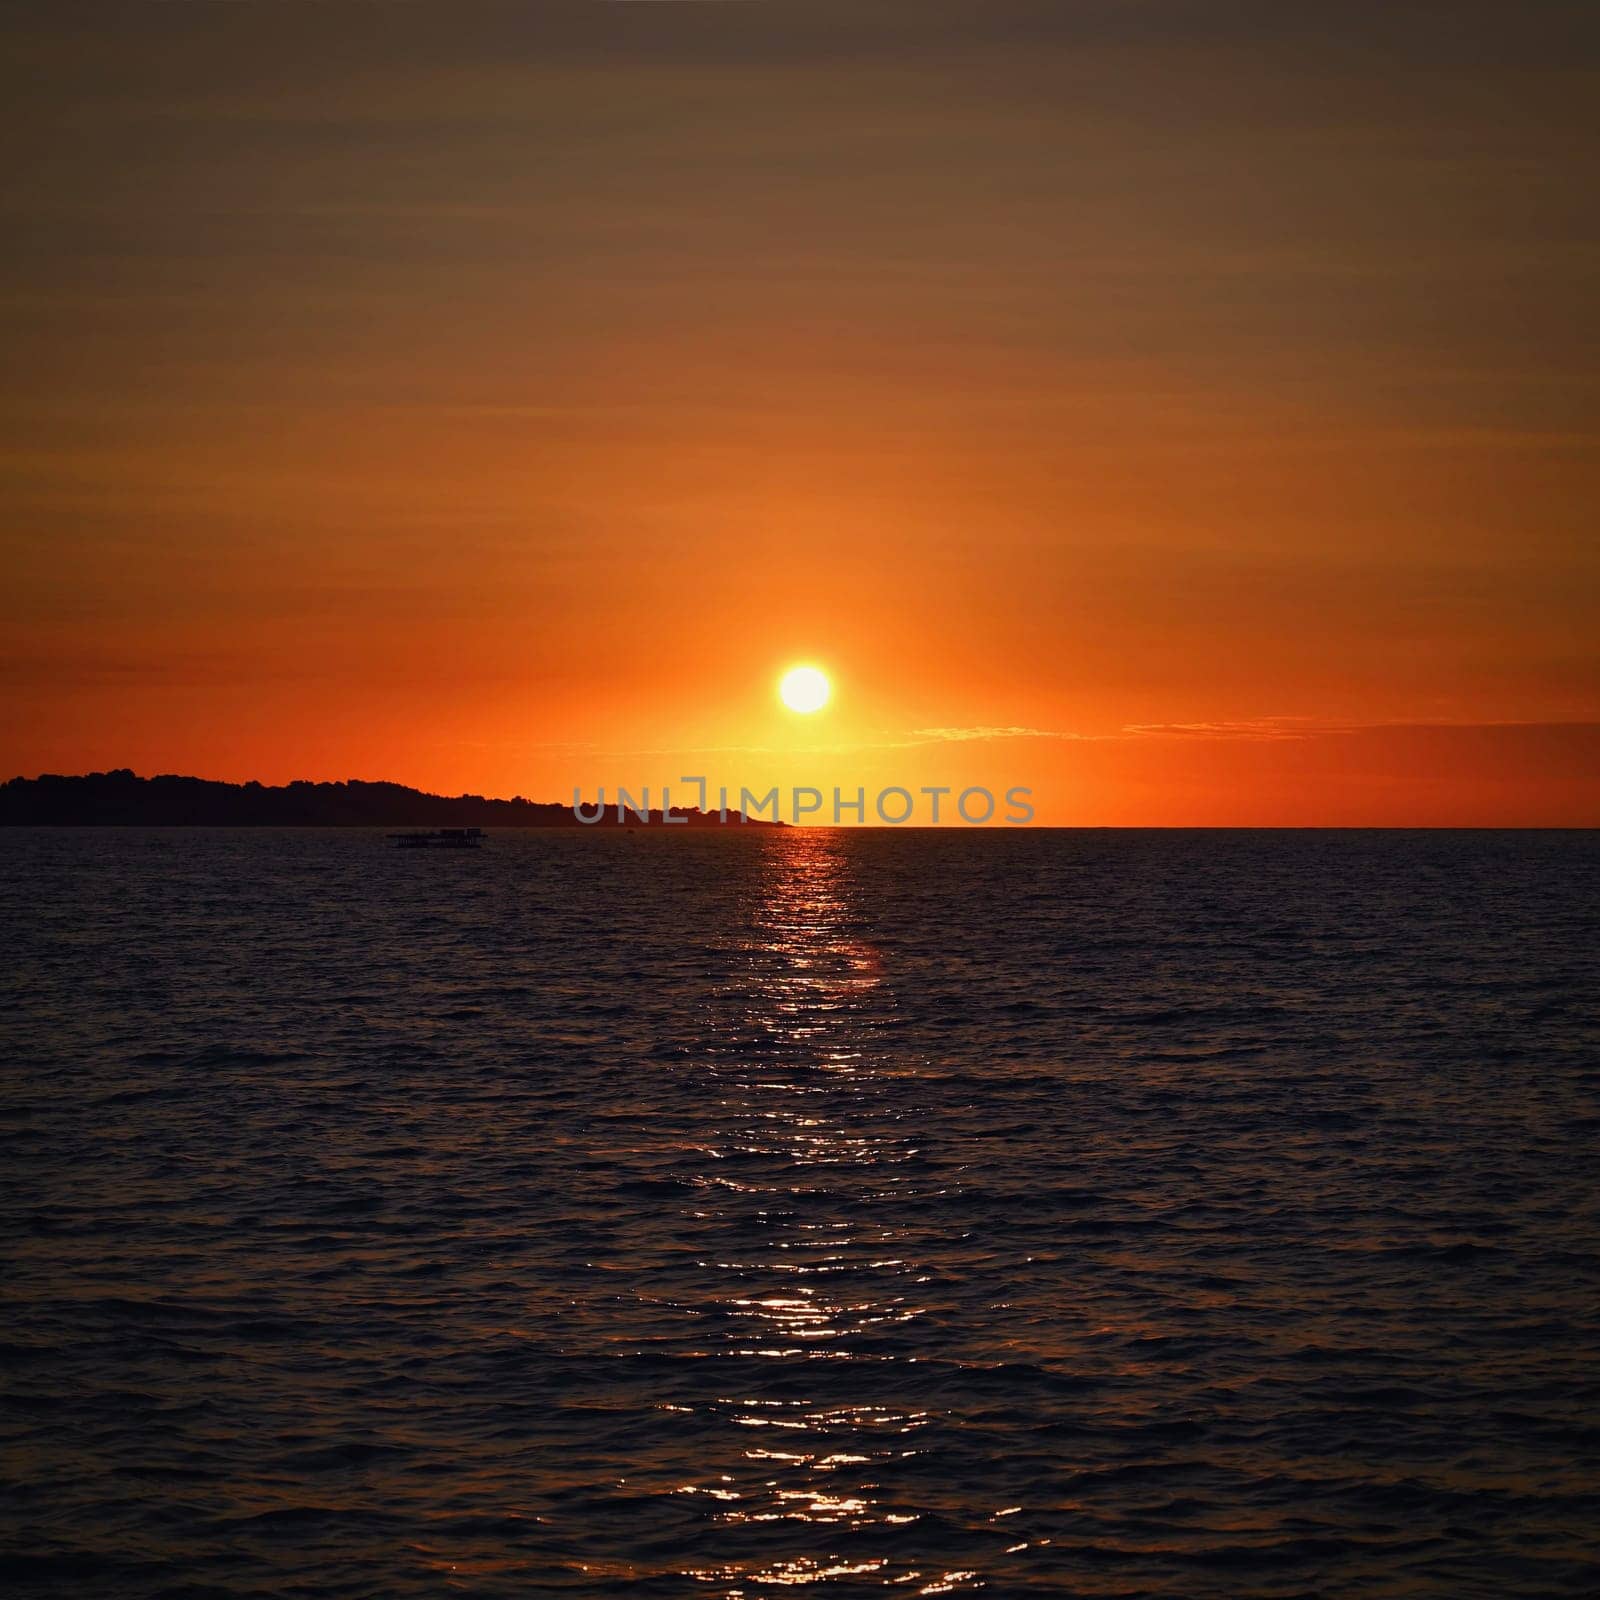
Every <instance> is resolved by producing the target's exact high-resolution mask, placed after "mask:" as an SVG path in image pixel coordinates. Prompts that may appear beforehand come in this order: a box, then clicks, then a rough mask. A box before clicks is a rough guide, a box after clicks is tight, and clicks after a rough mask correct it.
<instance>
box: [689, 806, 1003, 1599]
mask: <svg viewBox="0 0 1600 1600" xmlns="http://www.w3.org/2000/svg"><path fill="white" fill-rule="evenodd" d="M767 865H768V869H769V870H768V872H767V874H766V877H765V880H764V884H763V892H762V894H761V897H760V899H759V900H758V901H757V902H756V903H754V904H752V905H751V906H750V907H749V912H750V917H749V921H750V927H751V933H750V937H749V941H748V943H747V945H746V946H745V948H744V951H743V957H744V964H745V971H744V972H743V974H742V975H741V978H740V981H739V982H738V983H736V984H735V985H732V986H730V988H729V990H728V991H727V992H726V993H725V994H724V995H723V997H722V999H723V1010H722V1014H721V1015H720V1016H719V1017H718V1018H717V1023H716V1026H717V1038H718V1046H719V1049H718V1054H717V1057H716V1059H715V1061H714V1063H713V1065H712V1067H711V1077H712V1089H713V1092H714V1093H715V1095H716V1096H717V1101H716V1117H715V1135H714V1137H713V1138H712V1139H710V1140H709V1141H708V1143H707V1144H706V1146H705V1148H704V1151H703V1153H704V1155H705V1156H706V1157H707V1158H708V1160H707V1165H708V1166H711V1167H714V1166H716V1165H719V1164H722V1163H731V1164H733V1166H734V1172H716V1171H708V1172H707V1173H706V1174H705V1193H706V1194H707V1195H708V1196H710V1197H711V1198H709V1199H708V1200H706V1201H705V1202H704V1204H705V1205H706V1206H707V1208H708V1209H707V1211H705V1212H703V1213H700V1215H703V1216H707V1217H709V1219H710V1220H711V1221H712V1222H714V1223H718V1224H722V1225H724V1226H725V1227H726V1229H727V1231H728V1233H729V1235H731V1236H735V1237H737V1239H738V1240H739V1246H738V1248H737V1249H736V1250H728V1251H726V1252H725V1253H720V1254H718V1255H717V1256H715V1257H708V1258H706V1259H704V1260H702V1261H701V1263H700V1265H701V1267H702V1268H704V1269H705V1270H706V1271H707V1272H708V1273H709V1274H711V1275H712V1276H713V1277H714V1279H715V1281H716V1283H717V1285H718V1287H717V1288H716V1289H715V1291H714V1293H715V1304H714V1306H713V1308H712V1310H714V1312H715V1313H717V1314H718V1320H719V1322H720V1324H721V1333H720V1339H719V1341H718V1342H717V1343H716V1344H715V1345H714V1346H712V1347H711V1348H709V1349H708V1350H707V1354H708V1355H710V1356H722V1357H726V1358H729V1359H730V1360H733V1361H737V1362H741V1363H745V1364H748V1363H755V1364H756V1365H757V1369H758V1371H760V1372H763V1373H764V1374H765V1376H762V1377H758V1378H757V1380H756V1381H755V1382H753V1383H751V1384H749V1385H747V1386H746V1387H745V1388H743V1389H741V1390H740V1391H739V1392H736V1393H730V1394H727V1395H725V1396H723V1397H722V1398H721V1399H719V1400H718V1401H717V1402H716V1405H715V1410H716V1413H717V1415H718V1416H719V1417H720V1418H721V1419H722V1421H723V1422H724V1423H725V1425H726V1427H727V1429H728V1445H727V1448H726V1450H725V1451H721V1452H718V1453H717V1459H716V1461H715V1463H714V1466H715V1470H714V1471H713V1470H708V1471H707V1472H706V1473H705V1474H704V1475H703V1476H698V1477H696V1479H695V1480H694V1481H691V1482H686V1483H684V1484H682V1485H681V1486H680V1488H679V1490H678V1492H679V1493H680V1494H682V1495H684V1496H686V1497H688V1498H689V1499H690V1500H692V1501H704V1502H705V1504H706V1512H707V1515H708V1517H709V1518H710V1519H711V1521H712V1522H713V1524H714V1525H715V1529H714V1531H713V1533H712V1535H711V1536H710V1537H709V1538H707V1539H706V1540H703V1541H698V1544H699V1546H700V1549H701V1551H702V1554H701V1557H700V1559H699V1560H698V1561H697V1563H696V1564H695V1565H692V1566H690V1567H688V1568H687V1569H686V1575H687V1576H690V1577H693V1578H696V1579H698V1580H700V1581H701V1582H702V1583H705V1584H707V1585H712V1586H715V1587H717V1588H718V1589H719V1591H720V1592H721V1593H723V1594H725V1595H727V1596H729V1597H737V1596H740V1595H743V1594H746V1593H748V1592H752V1591H761V1590H766V1589H770V1588H773V1587H800V1586H811V1585H824V1586H846V1587H848V1586H859V1585H861V1584H867V1585H883V1586H886V1587H893V1588H897V1589H900V1590H902V1591H903V1592H906V1593H916V1594H939V1593H947V1592H952V1591H955V1590H958V1589H963V1588H968V1587H977V1586H980V1585H981V1581H982V1580H981V1578H980V1575H979V1573H978V1572H977V1571H976V1570H971V1569H968V1568H947V1567H945V1566H944V1565H943V1564H942V1563H936V1562H933V1561H929V1560H927V1559H925V1558H920V1557H918V1556H916V1555H915V1554H914V1553H912V1551H911V1549H910V1547H909V1546H907V1545H906V1543H905V1538H906V1536H907V1535H908V1534H912V1533H913V1532H914V1529H915V1527H916V1525H917V1524H918V1523H919V1522H920V1521H922V1520H923V1517H924V1512H923V1511H922V1510H921V1509H919V1508H918V1506H917V1504H916V1503H915V1498H914V1495H913V1494H912V1493H910V1492H909V1490H908V1489H906V1488H903V1487H902V1486H901V1485H900V1484H898V1483H897V1482H896V1478H897V1475H898V1474H903V1473H904V1472H905V1471H906V1470H907V1469H908V1468H911V1467H914V1466H915V1465H916V1463H917V1462H918V1460H919V1458H922V1457H923V1456H925V1454H926V1447H925V1446H924V1444H923V1443H922V1438H923V1435H924V1434H925V1431H926V1430H928V1429H929V1428H930V1427H932V1426H933V1425H934V1424H935V1423H936V1422H937V1420H938V1418H937V1414H936V1413H935V1412H933V1411H931V1410H929V1409H927V1408H924V1407H918V1406H907V1405H905V1404H903V1403H898V1404H897V1403H896V1402H895V1398H894V1396H895V1394H896V1392H897V1391H898V1390H899V1389H901V1388H903V1387H904V1381H905V1373H906V1371H907V1370H908V1369H910V1368H912V1367H914V1366H915V1363H916V1361H917V1351H916V1347H915V1346H914V1345H913V1344H912V1343H911V1341H910V1338H909V1331H910V1330H911V1329H912V1328H913V1327H914V1326H915V1325H917V1324H918V1323H919V1322H920V1320H921V1319H923V1318H925V1317H927V1316H928V1315H929V1314H930V1312H931V1311H932V1309H933V1308H932V1307H931V1306H930V1305H929V1304H928V1303H927V1300H926V1293H925V1289H926V1284H927V1282H928V1275H927V1274H925V1273H924V1272H922V1271H921V1270H920V1268H919V1266H918V1262H917V1260H916V1256H915V1252H914V1236H913V1234H912V1232H911V1231H910V1230H909V1229H908V1228H907V1227H906V1225H905V1224H904V1223H903V1222H902V1221H900V1220H898V1217H899V1216H900V1215H902V1214H903V1211H904V1207H905V1205H907V1204H910V1203H914V1202H915V1201H916V1200H918V1199H919V1198H922V1197H923V1196H924V1192H925V1191H924V1189H923V1188H921V1187H919V1185H925V1183H926V1179H925V1177H924V1176H923V1175H922V1174H920V1173H918V1172H917V1171H916V1163H917V1159H918V1157H919V1154H920V1152H919V1150H918V1147H917V1144H916V1141H915V1139H914V1137H913V1130H912V1128H911V1127H910V1126H909V1125H908V1122H907V1118H906V1112H905V1109H904V1106H903V1103H902V1100H901V1097H899V1096H896V1095H892V1094H890V1093H888V1092H886V1091H887V1089H888V1088H889V1086H890V1083H891V1080H892V1079H893V1077H894V1075H895V1068H896V1064H895V1062H894V1060H893V1057H892V1054H891V1052H890V1049H889V1032H888V1030H889V1028H890V1026H892V1020H893V1018H892V1012H893V1003H892V996H891V995H889V994H888V993H887V992H886V991H885V990H884V987H883V968H882V963H881V961H880V959H879V957H878V954H877V952H876V951H875V950H874V949H873V948H872V946H871V945H870V944H869V943H867V942H866V941H865V940H864V939H863V938H862V937H861V936H860V934H859V931H858V927H857V921H858V919H857V913H856V908H855V906H854V905H853V904H852V886H851V883H850V878H849V873H848V868H847V862H846V859H845V857H844V854H843V845H842V842H841V840H840V838H839V837H838V836H834V835H830V834H827V833H821V832H805V833H799V832H796V833H788V834H783V835H779V836H772V837H770V839H769V841H768V857H767ZM902 1070H903V1068H902ZM735 1173H736V1174H737V1175H735ZM873 1372H881V1373H882V1374H883V1384H884V1388H883V1392H882V1393H881V1394H878V1395H873V1394H871V1389H872V1387H873V1384H872V1380H871V1378H870V1374H872V1373H873ZM869 1396H870V1397H869ZM709 1465H711V1464H710V1463H708V1466H709ZM715 1530H720V1532H717V1531H715ZM713 1553H714V1554H715V1556H717V1557H723V1559H712V1558H711V1557H712V1556H713Z"/></svg>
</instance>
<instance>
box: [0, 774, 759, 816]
mask: <svg viewBox="0 0 1600 1600" xmlns="http://www.w3.org/2000/svg"><path fill="white" fill-rule="evenodd" d="M641 798H642V797H641ZM672 815H673V816H674V817H682V818H683V819H684V821H685V822H686V823H687V824H688V825H689V826H690V827H698V828H721V827H731V826H738V825H743V826H746V827H751V828H775V827H781V826H783V824H782V823H777V822H767V821H763V820H761V819H759V818H756V817H751V818H748V819H747V818H745V817H743V816H741V814H740V813H739V812H737V811H732V810H730V811H729V812H728V820H727V822H726V823H724V822H723V820H722V815H721V813H720V812H717V811H700V810H696V809H689V810H685V809H683V808H680V807H678V806H674V807H673V808H672ZM650 821H651V822H652V823H656V824H659V823H661V821H662V816H661V812H660V810H659V808H658V809H657V810H654V811H652V812H651V813H650ZM621 825H622V826H627V827H641V826H643V824H642V823H640V822H639V820H638V819H637V817H635V816H633V815H632V814H630V815H629V817H628V820H627V822H626V823H624V824H621ZM26 826H32V827H63V826H88V827H93V826H102V827H104V826H122V827H145V828H152V827H155V828H180V827H205V828H581V827H583V826H584V824H583V823H581V822H579V821H578V819H577V818H576V817H575V816H574V815H573V812H572V807H571V806H567V805H562V804H560V803H559V802H555V801H551V802H548V803H543V804H541V803H539V802H537V801H533V800H524V799H523V798H522V796H521V795H517V796H516V797H515V798H513V799H510V800H489V799H485V798H484V796H483V795H481V794H461V795H455V796H453V797H452V796H449V795H442V794H424V793H423V792H422V790H420V789H408V788H406V786H405V785H404V784H401V783H363V782H362V781H361V780H360V779H359V778H352V779H350V780H349V781H348V782H346V783H308V782H306V781H304V780H301V781H298V782H295V783H287V784H284V785H283V786H282V787H280V788H273V787H271V786H269V785H266V784H260V783H216V782H213V781H212V780H210V779H208V778H180V777H173V776H170V775H163V776H161V777H156V778H141V777H138V776H137V775H136V774H134V773H132V772H130V771H129V770H128V769H127V768H126V767H122V768H118V769H117V770H116V771H114V772H91V773H88V774H87V775H86V776H84V777H80V778H67V777H60V776H57V775H56V774H54V773H45V774H44V775H42V776H41V777H37V778H13V779H12V780H11V781H10V782H9V783H5V784H0V827H26ZM590 826H593V827H617V826H619V824H618V821H617V807H616V800H615V796H613V797H612V799H611V802H610V803H609V804H608V805H607V807H606V810H605V815H604V817H603V818H602V820H601V821H600V822H597V823H593V824H590Z"/></svg>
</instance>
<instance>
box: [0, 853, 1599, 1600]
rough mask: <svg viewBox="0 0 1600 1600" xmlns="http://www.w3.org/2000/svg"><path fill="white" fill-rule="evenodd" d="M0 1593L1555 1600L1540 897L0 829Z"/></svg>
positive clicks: (1586, 1350)
mask: <svg viewBox="0 0 1600 1600" xmlns="http://www.w3.org/2000/svg"><path fill="white" fill-rule="evenodd" d="M0 869H3V882H4V888H3V906H0V911H3V924H0V925H3V926H4V927H5V929H6V930H7V942H8V944H9V945H10V951H11V957H10V960H9V961H8V963H7V977H6V991H5V996H4V1005H5V1009H4V1024H3V1031H4V1036H5V1041H6V1049H5V1065H4V1072H3V1092H0V1112H3V1118H0V1135H3V1142H4V1143H3V1162H4V1167H3V1171H4V1188H3V1199H0V1230H3V1245H4V1257H5V1273H4V1288H3V1293H4V1327H3V1332H0V1337H3V1349H0V1356H3V1366H4V1387H5V1398H4V1408H3V1420H0V1439H3V1458H0V1471H3V1477H4V1480H5V1482H4V1499H3V1502H0V1506H3V1509H0V1549H3V1551H4V1557H3V1569H4V1574H5V1577H6V1579H7V1583H8V1587H9V1592H10V1593H12V1594H20V1595H24V1596H33V1595H41V1596H43V1595H90V1596H140V1597H153V1596H174V1597H176V1596H194V1597H198V1596H212V1597H217V1596H372V1597H410V1596H436V1595H447V1594H465V1595H480V1596H493V1597H512V1596H526V1595H541V1594H571V1595H602V1594H604V1595H621V1594H638V1595H663V1596H666V1595H706V1596H730V1597H731V1596H759V1595H766V1594H770V1593H772V1592H773V1591H774V1590H775V1589H777V1588H782V1587H801V1588H807V1587H809V1588H813V1589H815V1590H816V1591H819V1592H825V1593H827V1594H830V1595H855V1594H860V1595H865V1594H877V1593H880V1592H882V1591H884V1590H887V1591H888V1592H889V1593H902V1594H908V1595H911V1594H942V1593H946V1592H962V1591H966V1590H972V1589H978V1588H981V1587H987V1588H988V1589H989V1590H990V1591H991V1592H997V1593H1000V1594H1027V1593H1033V1592H1041V1593H1046V1592H1047V1593H1057V1594H1065V1595H1075V1596H1088V1597H1110V1596H1117V1597H1131V1596H1141V1595H1142V1596H1161V1597H1174V1600H1175V1597H1194V1596H1219V1597H1221V1596H1228V1597H1266V1596H1274V1597H1287V1596H1301V1595H1304V1596H1313V1595H1314V1596H1359V1597H1362V1600H1378V1597H1387V1596H1395V1597H1399V1596H1407V1597H1410V1596H1418V1595H1439V1596H1452V1597H1472V1596H1482V1597H1485V1600H1490V1597H1494V1600H1499V1597H1503V1596H1513V1595H1517V1596H1532V1595H1549V1596H1558V1595H1586V1596H1587V1595H1594V1594H1595V1593H1597V1592H1600V1565H1597V1563H1600V1365H1597V1359H1596V1357H1597V1351H1600V1333H1597V1317H1600V1197H1597V1175H1600V1162H1597V1158H1596V1151H1597V1148H1600V1137H1597V1136H1600V1052H1597V1048H1596V1045H1597V1034H1596V1027H1595V1000H1596V992H1597V984H1596V973H1597V965H1596V955H1595V948H1596V947H1595V931H1596V930H1595V922H1594V908H1595V906H1596V904H1597V903H1600V892H1597V891H1600V841H1597V837H1596V836H1595V835H1581V834H1567V835H1561V834H1508V833H1476V834H1456V833H1440V834H1404V833H1394V834H1387V833H1349V834H1315V833H1309V834H1308V833H1287V834H1263V833H1239V834H1228V833H1223V834H1215V833H1193V834H1186V833H1047V832H1021V831H1004V832H995V833H977V832H965V831H962V832H948V833H882V832H878V833H812V832H805V833H793V832H791V833H782V834H772V833H763V834H759V835H753V834H745V833H740V834H735V835H733V836H726V835H722V834H712V835H687V836H685V835H680V834H677V833H671V834H669V833H666V832H665V831H661V830H654V831H649V832H644V833H637V834H628V833H620V832H611V833H606V834H603V835H602V834H590V833H587V832H576V831H575V832H573V833H572V834H563V833H550V832H544V833H534V834H523V835H517V834H503V835H499V836H497V837H496V838H494V839H493V841H492V842H491V844H490V846H489V847H488V848H487V849H486V850H484V851H482V852H480V853H476V854H474V853H470V852H450V853H435V852H398V851H395V850H393V849H391V848H389V847H388V845H387V843H386V842H385V841H384V840H383V839H382V838H381V837H380V836H378V835H374V834H371V833H366V832H313V831H306V832H283V833H277V832H271V833H268V832H250V831H239V832H203V831H193V832H191V831H176V830H174V831H150V832H143V831H117V830H85V831H59V832H33V831H24V830H11V831H10V832H7V833H4V834H0Z"/></svg>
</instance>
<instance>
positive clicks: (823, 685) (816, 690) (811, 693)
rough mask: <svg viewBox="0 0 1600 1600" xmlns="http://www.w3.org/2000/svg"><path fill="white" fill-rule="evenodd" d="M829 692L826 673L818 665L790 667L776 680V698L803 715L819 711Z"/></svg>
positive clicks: (826, 700) (825, 703)
mask: <svg viewBox="0 0 1600 1600" xmlns="http://www.w3.org/2000/svg"><path fill="white" fill-rule="evenodd" d="M831 693H832V690H831V689H830V688H829V685H828V675H827V674H826V673H825V672H823V671H822V670H821V669H820V668H818V667H790V668H789V670H788V671H787V672H786V673H784V675H783V676H782V677H781V678H780V679H779V680H778V698H779V699H780V700H781V701H783V703H784V704H785V705H786V706H788V708H789V709H790V710H791V711H798V712H801V713H802V714H804V715H809V714H810V713H811V712H813V711H820V710H821V709H822V708H823V707H824V706H825V705H827V703H828V696H829V695H830V694H831Z"/></svg>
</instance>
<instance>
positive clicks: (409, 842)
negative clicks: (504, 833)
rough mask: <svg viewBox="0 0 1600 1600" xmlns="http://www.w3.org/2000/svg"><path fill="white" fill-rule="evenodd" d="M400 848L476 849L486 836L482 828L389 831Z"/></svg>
mask: <svg viewBox="0 0 1600 1600" xmlns="http://www.w3.org/2000/svg"><path fill="white" fill-rule="evenodd" d="M389 837H390V838H391V839H393V840H394V842H395V843H396V844H397V845H399V846H400V848H401V849H402V850H476V849H477V848H478V846H479V845H481V844H482V843H483V841H484V840H485V839H486V838H487V837H488V835H487V834H486V833H485V832H484V831H483V829H482V828H434V829H433V830H431V831H430V832H427V833H391V834H390V835H389Z"/></svg>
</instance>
